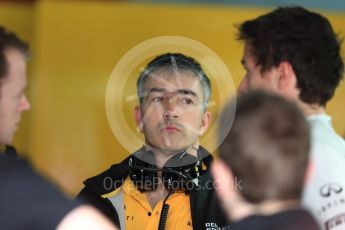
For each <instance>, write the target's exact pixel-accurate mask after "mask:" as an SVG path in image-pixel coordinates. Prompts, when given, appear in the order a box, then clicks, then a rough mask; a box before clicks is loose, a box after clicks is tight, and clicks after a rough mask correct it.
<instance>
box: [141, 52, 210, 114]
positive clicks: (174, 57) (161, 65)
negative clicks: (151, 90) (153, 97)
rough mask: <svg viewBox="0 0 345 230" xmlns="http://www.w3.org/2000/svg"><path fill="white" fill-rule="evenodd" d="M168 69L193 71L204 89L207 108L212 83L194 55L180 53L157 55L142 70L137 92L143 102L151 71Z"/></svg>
mask: <svg viewBox="0 0 345 230" xmlns="http://www.w3.org/2000/svg"><path fill="white" fill-rule="evenodd" d="M160 69H166V70H169V71H175V70H189V71H192V72H193V73H194V74H195V75H196V76H197V77H198V78H199V80H200V83H201V84H202V86H203V91H204V102H203V106H204V109H206V106H207V103H208V101H209V99H210V96H211V83H210V80H209V78H208V77H207V75H206V74H205V73H204V71H203V70H202V68H201V65H200V64H199V63H198V62H197V61H196V60H195V59H194V58H192V57H188V56H185V55H183V54H180V53H166V54H162V55H159V56H157V57H156V58H155V59H153V60H152V61H151V62H149V63H148V64H147V67H146V68H145V70H144V71H142V72H141V74H140V76H139V78H138V81H137V94H138V97H139V100H140V104H142V100H143V96H144V83H145V81H146V80H147V78H148V77H149V76H150V74H151V73H153V72H155V71H157V70H160Z"/></svg>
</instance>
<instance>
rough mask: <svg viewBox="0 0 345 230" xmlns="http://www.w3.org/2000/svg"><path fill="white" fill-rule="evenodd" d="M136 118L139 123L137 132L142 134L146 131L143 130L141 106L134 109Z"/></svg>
mask: <svg viewBox="0 0 345 230" xmlns="http://www.w3.org/2000/svg"><path fill="white" fill-rule="evenodd" d="M134 116H135V122H136V123H137V130H138V132H140V133H143V131H144V129H143V126H144V125H143V122H142V120H143V116H142V114H141V108H140V106H139V105H137V106H135V108H134Z"/></svg>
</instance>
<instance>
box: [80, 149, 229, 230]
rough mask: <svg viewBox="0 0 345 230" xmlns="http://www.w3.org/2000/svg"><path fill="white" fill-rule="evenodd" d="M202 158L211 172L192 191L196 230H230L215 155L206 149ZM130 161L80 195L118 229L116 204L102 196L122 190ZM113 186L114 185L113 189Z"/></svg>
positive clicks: (90, 182) (96, 179)
mask: <svg viewBox="0 0 345 230" xmlns="http://www.w3.org/2000/svg"><path fill="white" fill-rule="evenodd" d="M198 151H199V155H200V156H201V157H202V159H203V160H202V162H203V164H204V165H205V166H206V167H207V170H206V171H205V172H204V173H203V174H202V175H201V176H199V177H198V187H197V188H195V189H193V190H190V191H188V192H189V197H190V208H191V216H192V222H193V229H195V230H203V229H205V230H209V229H227V227H223V226H226V225H228V224H227V221H226V218H225V215H224V213H223V210H222V209H221V206H220V204H219V201H218V199H217V197H216V193H215V189H214V183H213V179H212V177H211V174H210V170H209V168H210V165H211V162H212V160H213V158H212V156H211V154H210V153H209V152H207V150H205V149H204V148H203V147H201V146H200V147H199V150H198ZM129 158H130V157H128V158H126V159H125V160H123V161H122V162H121V163H119V164H115V165H113V166H111V167H110V168H109V169H108V170H106V171H104V172H103V173H101V174H99V175H97V176H94V177H91V178H89V179H87V180H85V181H84V185H85V187H84V188H83V189H82V190H81V192H80V193H79V194H78V196H77V199H82V200H84V201H87V202H88V203H90V204H91V205H93V206H95V207H96V208H98V209H99V210H100V211H101V212H102V213H103V214H104V215H106V216H107V217H108V218H109V219H110V220H111V221H113V222H114V223H115V224H116V225H117V226H120V218H121V217H119V215H118V212H117V211H116V209H115V207H114V205H113V204H112V202H110V200H109V199H107V198H103V197H102V195H104V194H109V193H111V192H112V191H115V190H116V189H117V188H119V187H121V185H122V183H123V182H124V180H125V179H126V177H127V176H128V174H129V170H128V161H129ZM109 182H116V183H112V184H111V186H109V185H110V184H109Z"/></svg>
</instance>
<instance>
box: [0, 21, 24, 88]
mask: <svg viewBox="0 0 345 230" xmlns="http://www.w3.org/2000/svg"><path fill="white" fill-rule="evenodd" d="M10 48H13V49H17V50H19V51H20V52H22V53H23V55H25V56H28V55H29V46H28V44H27V43H26V42H24V41H23V40H21V39H20V38H19V37H18V36H17V35H16V34H15V33H13V32H9V31H7V30H6V29H5V27H3V26H0V84H1V81H2V80H3V78H5V77H6V75H7V71H8V63H7V59H6V56H5V51H6V50H7V49H10Z"/></svg>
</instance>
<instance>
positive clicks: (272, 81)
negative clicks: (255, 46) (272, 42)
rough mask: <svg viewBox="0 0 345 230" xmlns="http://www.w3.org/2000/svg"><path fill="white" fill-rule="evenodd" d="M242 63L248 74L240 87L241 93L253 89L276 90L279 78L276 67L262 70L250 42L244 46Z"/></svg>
mask: <svg viewBox="0 0 345 230" xmlns="http://www.w3.org/2000/svg"><path fill="white" fill-rule="evenodd" d="M242 65H243V67H244V68H245V70H246V75H245V76H244V78H243V79H242V81H241V83H240V86H239V87H238V92H239V93H246V92H248V91H249V90H253V89H262V90H267V91H275V90H276V85H277V80H279V79H278V78H277V77H276V69H275V68H272V69H271V70H268V71H265V72H261V66H260V65H257V64H256V61H255V59H254V56H253V55H252V53H251V50H250V46H249V45H248V44H246V45H245V48H244V53H243V58H242Z"/></svg>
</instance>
